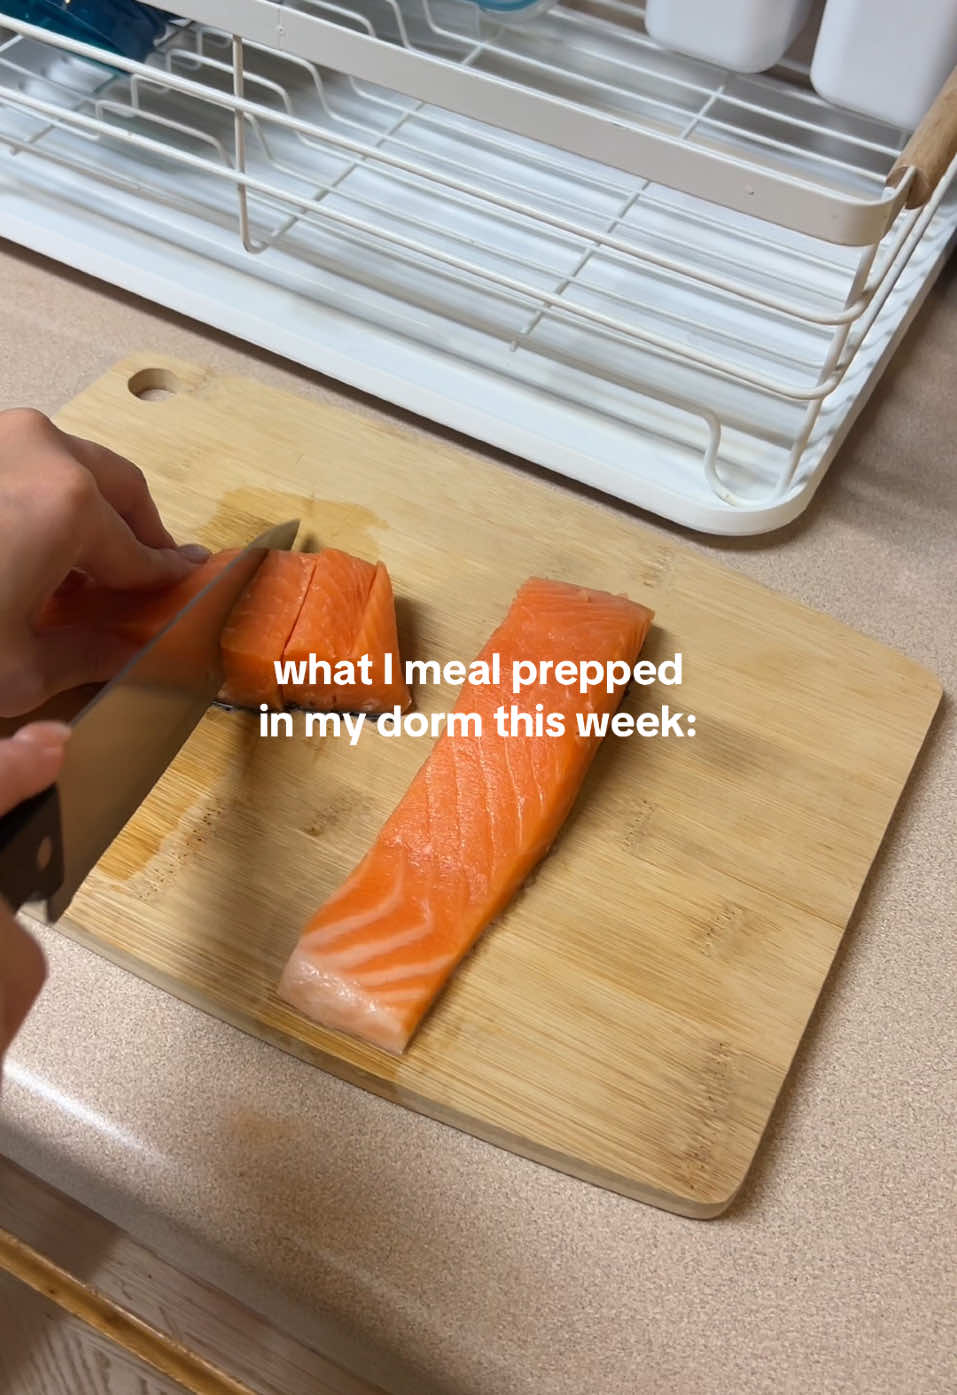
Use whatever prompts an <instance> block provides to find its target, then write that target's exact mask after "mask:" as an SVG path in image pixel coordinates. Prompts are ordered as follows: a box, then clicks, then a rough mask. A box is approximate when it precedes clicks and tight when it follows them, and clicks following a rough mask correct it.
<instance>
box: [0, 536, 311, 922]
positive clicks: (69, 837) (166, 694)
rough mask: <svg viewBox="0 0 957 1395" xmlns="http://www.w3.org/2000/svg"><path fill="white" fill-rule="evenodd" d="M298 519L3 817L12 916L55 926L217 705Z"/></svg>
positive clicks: (184, 622)
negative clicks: (231, 628) (247, 593)
mask: <svg viewBox="0 0 957 1395" xmlns="http://www.w3.org/2000/svg"><path fill="white" fill-rule="evenodd" d="M298 528H299V520H298V519H294V520H291V521H290V522H288V523H279V524H277V525H276V526H275V527H273V528H269V529H267V531H266V532H265V533H262V534H260V536H259V537H258V538H256V539H255V540H254V541H253V542H251V543H250V544H249V545H248V546H247V547H246V548H244V550H243V551H242V552H240V554H239V555H238V556H237V557H235V558H234V559H233V561H231V562H230V563H229V564H228V566H226V567H224V568H223V570H222V571H221V572H220V573H219V574H218V575H217V576H215V577H214V578H213V580H212V581H210V583H209V585H208V586H204V587H203V589H202V590H201V591H200V592H198V594H197V595H195V596H194V597H193V598H192V599H191V600H190V601H189V602H188V603H187V604H186V605H185V606H184V607H183V609H182V610H181V611H179V613H178V614H177V615H176V616H175V617H174V618H173V619H172V620H171V621H170V622H169V624H168V625H166V626H165V628H164V629H162V630H161V631H160V633H159V634H158V635H156V636H155V638H154V639H152V640H151V641H150V643H149V644H148V645H147V646H146V647H145V648H144V649H141V650H140V651H139V653H138V654H137V655H136V657H135V658H134V659H132V660H131V661H130V663H128V664H127V665H126V667H125V668H124V669H122V670H121V671H120V672H119V673H118V674H117V675H116V677H115V678H114V679H113V680H112V681H111V682H110V683H108V684H107V685H106V687H104V688H102V689H101V690H100V691H99V692H98V693H97V694H96V696H95V697H94V698H93V699H92V700H91V701H90V702H88V703H87V705H86V706H85V707H84V708H83V709H82V711H81V712H79V713H78V714H77V716H76V717H75V718H74V719H73V722H72V724H71V725H72V727H73V730H72V732H71V734H70V739H69V741H68V742H67V744H66V752H65V756H64V761H63V768H62V769H61V771H60V776H59V779H58V780H57V782H56V784H55V785H52V786H51V787H50V788H49V789H47V790H44V791H42V793H40V794H37V795H34V796H33V798H31V799H27V800H24V802H23V803H22V804H18V805H17V807H16V808H15V809H11V811H10V812H9V813H8V814H5V815H4V816H3V817H2V818H0V895H3V896H4V897H5V899H6V900H7V901H8V902H9V904H10V906H11V907H12V908H13V909H14V910H19V908H20V906H22V905H23V903H24V902H25V901H40V900H46V903H47V904H46V911H47V919H48V920H56V919H58V918H59V917H60V916H61V915H62V914H63V912H64V911H65V910H66V908H67V906H68V905H69V904H70V902H71V900H72V899H73V896H74V893H75V892H76V890H77V888H78V887H79V885H80V883H81V882H82V881H83V879H84V877H85V876H86V874H87V873H88V872H89V871H90V869H91V867H92V866H93V865H94V863H95V862H96V861H97V860H98V859H99V858H100V857H101V856H102V854H103V853H104V852H105V851H106V849H107V848H108V847H109V845H110V844H111V843H112V841H113V839H114V838H115V837H116V835H117V834H118V833H119V831H120V829H121V828H122V827H123V825H124V824H125V823H126V822H127V820H128V819H129V818H130V817H131V816H132V814H133V813H134V812H135V810H136V809H137V808H138V807H139V806H140V804H142V802H143V800H144V799H145V798H146V796H147V795H148V794H149V792H150V790H151V789H152V788H153V786H154V785H155V784H156V781H157V780H158V779H159V777H160V776H161V775H162V773H163V771H164V770H165V769H166V767H167V766H168V765H169V763H170V761H171V760H172V759H173V757H174V756H175V755H176V753H177V751H178V750H179V749H180V747H181V746H182V745H183V743H184V742H185V740H186V738H187V737H188V736H189V734H190V732H191V731H192V730H193V728H194V727H195V726H196V724H197V722H198V721H199V719H200V718H201V717H202V715H203V713H204V712H205V711H206V709H207V707H208V706H209V704H210V703H211V702H212V701H213V699H214V698H215V697H216V694H217V693H218V692H219V689H220V686H221V685H222V681H223V669H222V659H221V656H220V651H219V640H220V635H221V634H222V630H223V626H224V625H225V623H226V619H227V617H228V615H229V613H230V611H231V610H232V608H233V606H234V605H235V603H236V601H237V600H238V599H239V596H240V593H241V592H242V591H243V589H244V587H245V586H246V585H247V584H248V583H249V581H250V580H251V579H252V577H253V576H254V575H255V573H256V571H257V570H258V568H259V566H260V565H261V564H262V562H263V560H264V558H265V556H266V554H267V552H268V551H269V549H270V548H277V549H281V550H286V549H288V548H289V547H291V546H292V543H293V541H294V540H295V537H296V532H297V530H298Z"/></svg>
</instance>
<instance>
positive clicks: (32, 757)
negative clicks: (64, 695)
mask: <svg viewBox="0 0 957 1395" xmlns="http://www.w3.org/2000/svg"><path fill="white" fill-rule="evenodd" d="M69 734H70V728H69V727H67V726H64V725H63V724H62V723H61V722H31V723H30V724H29V725H28V726H25V727H21V728H20V730H19V731H18V732H17V734H16V736H13V737H11V738H10V739H9V740H8V741H0V814H5V813H6V812H7V811H8V810H9V809H12V808H13V807H14V805H16V804H19V803H20V802H21V800H24V799H29V797H30V796H31V795H33V794H39V792H40V791H41V790H44V789H46V788H47V786H48V785H52V784H53V782H54V780H56V777H57V775H58V774H59V772H60V766H61V765H62V763H63V749H64V746H65V745H66V742H67V739H68V737H69ZM45 977H46V964H45V962H44V959H43V952H42V950H41V949H40V946H39V945H38V944H37V942H36V940H34V938H33V936H32V935H28V934H27V932H26V930H24V929H23V927H22V926H20V925H18V924H17V922H16V920H15V919H14V917H13V915H12V914H11V912H10V910H9V908H8V906H7V905H6V904H5V903H4V902H3V901H2V900H0V1063H2V1061H3V1053H4V1052H5V1051H6V1049H7V1047H8V1046H9V1045H10V1043H11V1041H12V1040H13V1038H14V1036H15V1035H16V1033H17V1032H18V1031H19V1029H20V1024H21V1023H22V1022H23V1019H24V1018H25V1017H26V1015H27V1012H28V1011H29V1009H30V1007H31V1006H32V1004H33V1001H34V999H35V998H36V996H37V994H38V993H39V991H40V989H41V987H42V986H43V980H44V978H45Z"/></svg>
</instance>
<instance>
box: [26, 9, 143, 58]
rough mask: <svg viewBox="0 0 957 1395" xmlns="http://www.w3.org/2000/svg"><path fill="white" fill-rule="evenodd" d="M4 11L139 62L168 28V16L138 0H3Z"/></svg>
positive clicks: (40, 26)
mask: <svg viewBox="0 0 957 1395" xmlns="http://www.w3.org/2000/svg"><path fill="white" fill-rule="evenodd" d="M4 14H7V15H10V16H12V17H13V18H14V19H22V20H24V21H25V22H26V23H27V24H36V25H37V26H38V27H39V28H41V29H49V30H50V31H51V33H54V34H63V35H64V36H65V37H66V38H68V39H76V40H78V41H79V42H80V43H84V44H95V45H96V47H97V48H104V49H107V50H108V51H109V52H110V53H119V54H122V55H123V57H124V58H132V59H134V60H135V61H136V62H142V60H143V59H144V58H145V57H146V56H147V54H148V53H149V52H150V50H151V49H152V47H153V45H154V44H155V43H156V40H157V39H158V38H159V37H160V35H161V34H162V33H163V30H164V28H165V27H166V21H165V19H163V18H162V17H161V16H160V15H158V14H157V13H156V11H155V10H153V9H151V8H150V6H148V5H139V4H137V3H136V0H0V17H2V15H4Z"/></svg>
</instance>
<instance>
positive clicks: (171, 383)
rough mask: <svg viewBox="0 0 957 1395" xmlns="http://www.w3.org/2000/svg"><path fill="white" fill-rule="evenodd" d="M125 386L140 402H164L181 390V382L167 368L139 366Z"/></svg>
mask: <svg viewBox="0 0 957 1395" xmlns="http://www.w3.org/2000/svg"><path fill="white" fill-rule="evenodd" d="M126 386H127V387H128V388H129V390H130V392H131V393H132V394H133V396H134V397H138V398H139V399H140V401H141V402H165V401H166V399H167V398H168V397H173V396H174V395H175V394H176V393H177V392H182V391H183V384H182V383H181V382H180V380H179V378H177V376H176V374H175V373H171V372H170V371H169V369H168V368H141V369H140V370H139V371H138V372H137V373H134V374H133V376H132V378H130V379H129V381H128V382H127V384H126Z"/></svg>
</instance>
